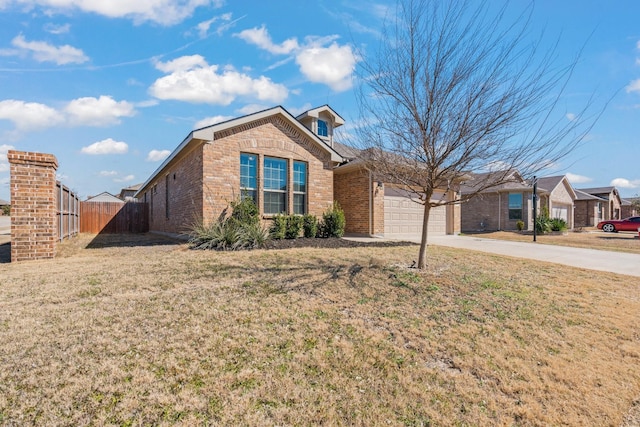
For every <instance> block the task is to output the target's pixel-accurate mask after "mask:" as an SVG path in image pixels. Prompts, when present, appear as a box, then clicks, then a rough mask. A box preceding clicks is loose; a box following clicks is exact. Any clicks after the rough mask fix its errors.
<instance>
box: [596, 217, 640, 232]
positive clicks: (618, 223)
mask: <svg viewBox="0 0 640 427" xmlns="http://www.w3.org/2000/svg"><path fill="white" fill-rule="evenodd" d="M598 228H599V229H600V230H602V231H606V232H607V233H617V232H618V231H638V228H640V216H632V217H629V218H625V219H611V220H609V221H601V222H599V223H598Z"/></svg>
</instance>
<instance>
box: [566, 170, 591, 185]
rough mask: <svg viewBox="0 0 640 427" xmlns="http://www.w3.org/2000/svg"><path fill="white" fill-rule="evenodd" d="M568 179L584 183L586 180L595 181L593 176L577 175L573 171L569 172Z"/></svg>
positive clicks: (571, 181)
mask: <svg viewBox="0 0 640 427" xmlns="http://www.w3.org/2000/svg"><path fill="white" fill-rule="evenodd" d="M566 175H567V179H568V180H569V182H570V183H572V184H584V183H586V182H591V181H593V180H592V179H591V178H589V177H588V176H583V175H577V174H575V173H571V172H568V173H567V174H566Z"/></svg>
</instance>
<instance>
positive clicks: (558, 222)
mask: <svg viewBox="0 0 640 427" xmlns="http://www.w3.org/2000/svg"><path fill="white" fill-rule="evenodd" d="M550 223H551V231H567V222H566V221H565V220H564V219H562V218H553V219H552V220H551V221H550Z"/></svg>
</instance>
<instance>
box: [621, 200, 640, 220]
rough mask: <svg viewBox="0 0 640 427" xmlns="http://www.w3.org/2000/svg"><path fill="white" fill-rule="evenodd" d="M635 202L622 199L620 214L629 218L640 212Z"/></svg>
mask: <svg viewBox="0 0 640 427" xmlns="http://www.w3.org/2000/svg"><path fill="white" fill-rule="evenodd" d="M633 202H634V201H633V200H627V199H621V205H620V216H621V217H622V218H629V217H631V216H638V215H639V214H640V211H639V210H638V206H637V204H634V203H633Z"/></svg>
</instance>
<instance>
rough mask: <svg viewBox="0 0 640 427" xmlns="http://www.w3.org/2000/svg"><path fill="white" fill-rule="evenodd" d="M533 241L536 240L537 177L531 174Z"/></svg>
mask: <svg viewBox="0 0 640 427" xmlns="http://www.w3.org/2000/svg"><path fill="white" fill-rule="evenodd" d="M532 199H533V241H534V242H535V241H536V237H537V235H538V234H537V230H536V211H537V206H538V178H536V177H535V175H534V176H533V197H532Z"/></svg>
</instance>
